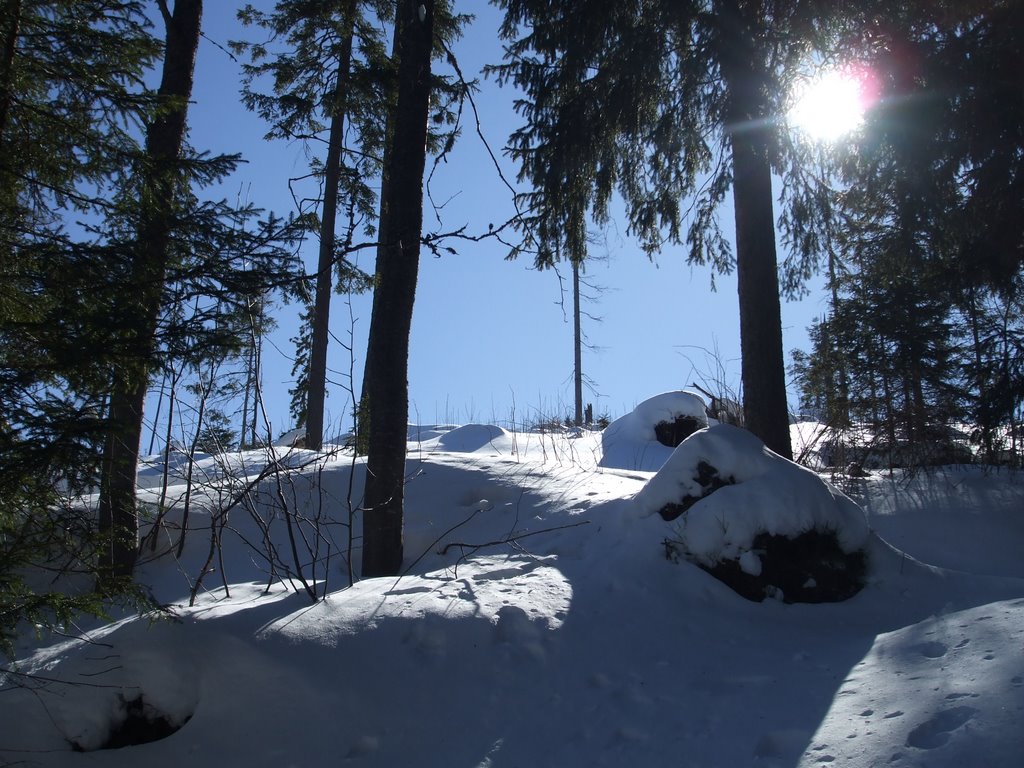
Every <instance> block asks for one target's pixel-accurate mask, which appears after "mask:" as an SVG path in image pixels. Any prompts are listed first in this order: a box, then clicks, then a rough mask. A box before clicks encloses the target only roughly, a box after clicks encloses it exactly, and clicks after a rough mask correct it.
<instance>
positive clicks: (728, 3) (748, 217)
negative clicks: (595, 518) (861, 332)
mask: <svg viewBox="0 0 1024 768" xmlns="http://www.w3.org/2000/svg"><path fill="white" fill-rule="evenodd" d="M719 13H720V19H721V25H722V27H721V30H722V41H721V42H722V54H721V58H720V65H721V70H722V77H723V79H724V80H725V83H726V87H727V89H728V103H727V105H726V125H725V130H726V133H727V135H728V137H729V143H730V145H731V147H732V172H733V180H732V183H733V206H734V208H735V214H736V280H737V291H738V293H739V312H740V351H741V356H742V363H741V368H742V370H741V379H742V382H743V418H744V421H745V426H746V428H747V429H749V430H750V431H751V432H753V433H754V434H755V435H757V436H758V437H759V438H761V439H762V440H763V441H764V443H765V445H767V446H768V448H770V449H771V450H773V451H775V452H776V453H778V454H779V455H780V456H784V457H785V458H787V459H792V458H793V450H792V447H791V443H790V437H789V407H788V403H787V400H786V369H785V358H784V355H783V349H782V309H781V304H780V300H779V275H778V260H777V256H776V252H775V215H774V210H773V195H772V166H771V157H770V154H769V153H770V151H771V148H772V146H773V138H772V128H771V123H770V121H769V119H768V118H769V117H770V115H769V114H768V112H769V109H768V100H767V93H766V88H767V82H768V80H767V76H766V74H765V73H764V72H763V67H764V63H763V62H764V60H765V55H764V52H763V51H759V50H757V43H756V38H757V33H756V24H757V20H756V19H748V18H745V17H744V14H743V11H742V10H741V8H740V6H739V4H738V3H737V2H736V0H723V2H721V3H719Z"/></svg>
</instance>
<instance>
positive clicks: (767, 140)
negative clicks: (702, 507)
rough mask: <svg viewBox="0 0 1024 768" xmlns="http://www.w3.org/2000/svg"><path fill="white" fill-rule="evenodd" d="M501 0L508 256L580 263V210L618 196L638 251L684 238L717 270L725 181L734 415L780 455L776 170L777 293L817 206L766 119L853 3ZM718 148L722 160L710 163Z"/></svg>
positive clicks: (804, 256)
mask: <svg viewBox="0 0 1024 768" xmlns="http://www.w3.org/2000/svg"><path fill="white" fill-rule="evenodd" d="M500 4H501V6H502V7H503V8H505V9H506V20H505V23H504V26H503V35H504V36H505V37H506V39H508V40H509V41H510V43H509V46H508V49H507V50H508V55H507V63H506V64H504V65H502V66H500V67H496V68H494V71H495V72H496V73H497V75H498V77H499V80H500V81H501V82H511V83H513V84H515V85H516V86H518V87H519V88H521V89H522V90H524V91H525V93H526V98H525V99H524V100H522V101H521V102H520V111H521V113H522V115H523V116H524V117H525V119H526V125H525V127H523V128H521V129H519V130H518V131H516V132H515V133H514V134H513V136H512V139H511V148H512V154H513V156H514V157H516V158H517V159H518V160H519V161H520V163H521V171H520V179H521V180H523V181H527V182H529V183H530V184H531V185H532V186H533V188H534V191H532V192H530V193H527V194H526V195H524V207H525V209H526V210H527V211H528V212H529V213H528V215H527V216H526V218H525V219H524V221H523V230H524V232H525V235H526V243H525V246H524V247H523V248H521V249H519V251H524V250H533V251H535V252H536V258H537V262H538V264H539V265H540V266H544V265H547V264H550V263H551V261H552V256H553V253H554V252H555V251H556V246H557V244H558V243H561V244H562V245H563V246H564V248H563V249H562V250H563V253H564V254H565V255H566V256H567V257H568V258H582V257H583V255H584V253H585V228H584V226H583V224H582V222H584V221H585V219H586V217H587V214H588V212H589V213H590V214H592V215H593V217H594V218H595V219H596V220H597V221H598V222H599V223H600V222H602V221H604V220H606V219H607V217H608V215H609V214H608V207H609V202H610V200H611V199H612V196H613V194H614V193H616V192H617V193H618V194H619V195H621V197H622V198H623V200H624V201H625V203H626V207H627V213H628V217H629V228H630V231H631V233H632V234H634V235H635V236H636V237H638V238H639V239H640V241H641V243H642V244H643V246H644V248H645V249H646V250H647V251H648V252H649V253H654V252H657V251H659V250H660V249H661V248H662V247H663V246H664V245H665V244H666V242H667V243H673V244H677V243H681V242H683V241H684V240H685V242H686V243H687V244H688V246H689V258H690V260H691V261H692V262H695V263H711V264H712V265H713V266H714V267H715V268H717V269H719V270H725V271H728V270H730V269H731V268H732V267H733V262H732V255H731V249H730V246H729V244H728V243H727V241H726V239H725V236H724V234H723V232H722V230H721V229H720V228H719V224H718V221H717V218H716V209H717V207H718V206H719V204H720V203H722V201H723V200H724V199H725V196H726V194H727V193H728V191H729V189H730V187H731V189H732V192H733V202H734V208H735V214H736V221H735V224H736V261H735V267H736V270H737V279H738V285H739V311H740V326H741V346H742V352H743V358H742V379H743V390H744V399H745V403H744V411H745V420H746V424H747V426H748V427H749V428H750V429H751V430H752V431H754V432H755V433H756V434H758V436H760V437H761V438H762V439H764V440H765V441H766V443H767V445H768V446H769V447H770V448H772V449H773V450H775V451H777V452H778V453H780V454H782V455H784V456H789V455H791V449H790V444H789V425H788V407H787V403H786V390H785V370H784V361H783V355H782V329H781V320H780V284H779V278H778V269H777V257H776V252H775V222H774V213H773V199H774V194H773V192H772V173H773V171H774V172H776V173H778V174H780V175H781V176H782V177H783V189H784V192H785V195H786V201H785V210H784V212H783V219H784V225H783V229H782V234H783V238H784V241H785V242H787V243H788V244H789V245H790V246H791V248H792V252H793V253H792V256H793V258H792V260H791V261H790V262H789V263H788V264H787V265H786V275H785V277H786V280H785V282H784V283H783V284H782V288H784V289H787V290H791V289H793V288H797V287H798V286H799V281H800V279H801V278H802V277H803V276H805V275H806V274H807V273H809V272H810V271H811V270H812V268H813V267H814V264H815V261H816V259H817V256H818V253H819V249H820V246H821V238H822V236H823V234H824V232H825V229H826V226H827V222H828V217H829V213H828V206H827V203H828V197H827V195H824V194H822V193H821V191H820V189H819V188H818V187H817V185H816V182H815V180H814V179H813V178H812V177H811V174H809V173H807V171H806V168H805V164H804V160H805V159H806V154H805V153H804V152H803V150H802V148H801V147H799V146H798V145H797V144H796V143H794V142H793V141H791V140H790V138H789V137H788V136H787V135H786V133H785V132H784V131H780V130H778V126H779V124H780V121H779V120H778V117H779V116H780V115H782V114H783V113H784V112H785V109H784V106H785V105H784V99H785V95H786V93H787V92H788V90H789V88H788V85H789V84H790V82H791V80H792V79H793V78H794V77H795V75H796V74H797V72H798V69H799V68H800V66H802V65H803V64H804V59H805V57H807V56H808V54H809V53H810V51H811V49H812V48H814V47H824V46H827V45H828V44H829V43H830V42H831V41H832V40H833V39H834V38H835V36H836V35H837V34H838V29H837V28H836V27H837V25H838V23H839V20H841V19H843V18H844V16H845V17H847V19H848V21H849V23H853V21H854V18H853V17H854V16H855V15H856V14H854V13H853V10H854V9H853V8H852V7H851V6H854V5H856V4H846V3H839V4H835V3H830V4H825V3H818V2H812V1H804V2H801V1H800V0H793V1H792V2H785V3H762V2H740V1H739V0H716V2H713V3H697V2H679V1H678V0H671V1H670V0H664V1H663V2H650V3H615V2H608V0H589V1H587V2H571V3H569V2H565V3H551V2H547V0H502V2H501V3H500ZM716 138H717V139H718V141H719V143H718V145H717V146H716V145H715V144H714V140H715V139H716ZM719 157H724V158H726V159H727V162H722V163H717V164H716V159H717V158H719ZM695 193H696V194H697V196H698V198H697V200H696V201H695V202H694V203H693V205H692V206H687V204H686V201H687V199H688V198H690V197H691V196H693V195H694V194H695ZM687 223H688V227H687V226H686V225H687ZM684 228H685V231H684ZM513 255H515V254H513Z"/></svg>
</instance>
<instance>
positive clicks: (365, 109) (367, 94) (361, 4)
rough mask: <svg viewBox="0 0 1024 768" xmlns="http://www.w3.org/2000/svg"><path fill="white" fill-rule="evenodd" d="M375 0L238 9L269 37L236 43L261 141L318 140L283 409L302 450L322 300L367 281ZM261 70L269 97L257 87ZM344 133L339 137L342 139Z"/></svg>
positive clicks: (317, 434)
mask: <svg viewBox="0 0 1024 768" xmlns="http://www.w3.org/2000/svg"><path fill="white" fill-rule="evenodd" d="M390 13H391V11H390V8H389V5H388V3H386V2H384V1H383V0H375V1H374V2H367V1H366V0H327V1H325V0H280V1H279V2H278V3H277V4H276V5H275V7H274V11H273V12H272V13H264V12H261V11H259V10H257V9H255V8H253V7H252V6H246V7H245V8H244V9H243V10H241V11H240V12H239V18H240V19H241V20H242V21H243V22H244V23H245V24H255V25H257V26H259V27H261V28H263V29H265V30H267V32H268V33H269V35H270V39H269V40H268V41H266V42H261V43H246V42H235V43H233V44H232V46H233V48H234V49H235V50H236V51H237V52H239V53H247V54H249V56H250V58H251V63H250V64H247V65H245V66H244V70H243V71H244V76H245V85H244V88H243V91H242V93H243V99H244V101H245V104H246V106H248V107H249V109H251V110H253V111H255V112H257V113H258V114H259V115H260V116H261V117H262V118H263V119H264V120H266V121H267V122H269V123H270V124H271V126H272V127H271V130H270V131H269V132H268V134H267V138H283V139H287V140H289V141H291V140H295V139H301V140H303V141H307V142H308V141H311V140H313V139H321V138H322V137H323V135H324V133H325V131H326V141H325V148H324V150H323V153H322V154H321V153H319V152H317V153H316V159H315V160H314V162H313V167H312V171H313V174H314V176H316V177H317V178H318V179H319V180H320V181H321V184H322V190H321V192H320V194H319V201H318V202H319V214H320V215H319V223H318V227H317V230H318V234H319V248H318V255H317V267H316V272H315V280H314V286H315V287H314V290H313V298H312V308H311V310H310V311H308V312H307V313H305V315H304V318H303V327H302V330H301V332H300V334H299V336H298V337H297V339H296V341H297V356H296V357H297V360H296V369H295V375H296V382H297V383H296V387H295V389H294V390H293V405H292V412H293V415H294V416H295V417H296V418H297V420H298V421H299V424H300V425H304V426H305V429H306V438H305V444H306V447H307V448H312V449H314V450H315V449H319V448H320V447H321V445H322V444H323V430H324V407H325V396H326V392H327V359H328V356H327V351H328V339H329V332H330V306H331V296H332V295H333V293H334V290H335V287H337V289H338V290H364V289H366V288H367V287H369V278H368V276H367V275H365V274H364V273H363V272H362V271H361V270H359V269H358V268H357V267H356V266H355V265H354V264H353V263H352V262H351V261H350V260H349V258H348V256H349V253H350V249H351V248H352V246H353V237H354V235H355V233H356V229H357V224H358V222H362V230H363V231H364V232H365V234H366V235H372V234H373V233H374V223H375V218H376V216H375V214H376V212H375V210H374V204H375V202H376V194H375V192H374V190H373V187H372V184H371V182H372V181H373V179H375V178H376V177H377V176H378V175H379V173H380V162H381V161H380V158H381V154H382V146H383V141H384V121H382V120H381V115H383V114H386V112H387V94H388V92H389V87H388V83H389V81H390V79H391V73H390V62H389V60H388V58H387V55H386V50H385V47H384V43H383V37H382V32H381V30H380V27H379V22H380V21H382V20H386V19H387V18H389V16H390ZM266 76H269V77H270V78H271V79H272V82H273V87H272V92H271V93H262V92H260V91H259V90H257V86H258V85H259V84H260V79H261V78H263V77H266ZM349 134H351V136H350V138H348V139H346V135H349ZM340 209H344V210H346V211H347V214H348V219H349V224H348V228H347V231H346V233H345V235H344V236H343V237H341V238H339V237H338V236H337V219H338V215H339V210H340Z"/></svg>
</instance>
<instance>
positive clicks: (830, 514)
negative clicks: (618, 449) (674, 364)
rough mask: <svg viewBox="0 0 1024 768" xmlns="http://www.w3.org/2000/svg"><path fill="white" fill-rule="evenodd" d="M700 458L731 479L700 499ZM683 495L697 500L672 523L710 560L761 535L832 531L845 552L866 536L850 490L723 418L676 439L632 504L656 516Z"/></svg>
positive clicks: (737, 553)
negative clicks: (847, 492)
mask: <svg viewBox="0 0 1024 768" xmlns="http://www.w3.org/2000/svg"><path fill="white" fill-rule="evenodd" d="M702 463H704V464H707V465H710V466H711V467H713V468H714V469H716V470H717V471H718V476H719V478H721V479H722V480H724V481H726V482H729V483H731V484H730V485H727V486H725V487H724V488H719V489H718V490H716V491H715V492H713V493H711V494H710V495H708V496H706V497H704V498H700V497H701V496H703V495H704V488H703V487H702V486H701V484H700V483H699V482H698V479H697V478H698V475H699V474H700V471H699V466H700V465H701V464H702ZM685 497H690V498H700V501H697V502H696V503H695V504H694V505H693V506H692V507H690V509H689V510H688V511H687V512H686V514H685V515H684V516H683V517H681V518H679V519H680V520H681V522H678V523H675V524H674V528H675V530H676V533H677V535H678V538H679V540H680V541H681V542H682V543H683V544H684V545H685V546H686V549H687V551H688V552H689V553H691V554H692V555H694V556H695V557H696V558H698V559H699V560H701V561H702V562H704V563H706V564H709V565H710V564H712V563H715V562H718V561H719V560H722V559H730V560H735V559H738V558H740V557H741V555H744V554H745V553H748V552H749V551H750V548H751V546H752V544H753V541H754V537H755V536H757V534H759V533H769V534H781V535H784V536H787V537H790V538H792V537H794V536H797V535H799V534H801V533H804V532H806V531H809V530H812V529H813V530H818V531H834V532H835V534H836V537H837V539H838V542H839V545H840V547H841V548H842V549H843V551H845V552H852V551H854V550H855V549H859V548H861V547H862V546H863V545H864V542H865V540H866V539H867V536H868V522H867V517H866V515H865V514H864V512H863V510H861V509H860V508H859V507H858V506H857V505H856V504H854V503H853V502H852V501H851V500H850V499H849V498H848V497H847V496H845V495H844V494H842V493H840V492H839V491H837V490H836V489H835V488H834V487H832V486H831V485H829V484H828V483H826V482H825V481H823V480H822V479H821V478H819V477H818V475H816V474H815V473H814V472H811V471H810V470H808V469H805V468H803V467H801V466H798V465H796V464H794V463H793V462H791V461H787V460H786V459H783V458H782V457H781V456H779V455H778V454H776V453H773V452H772V451H770V450H768V449H767V448H765V446H764V443H762V442H761V441H760V440H758V439H757V438H756V437H754V436H753V435H752V434H750V433H749V432H747V431H745V430H742V429H740V428H738V427H733V426H730V425H728V424H716V425H714V426H713V427H710V428H708V429H704V430H702V431H700V432H697V433H696V434H694V435H692V436H691V437H690V438H689V439H687V440H685V441H684V442H683V443H681V444H680V445H679V447H678V448H676V449H675V451H674V452H673V453H672V455H671V456H670V457H669V458H668V460H667V461H666V462H665V464H664V465H663V466H662V468H661V469H660V470H658V472H657V474H655V476H654V477H653V478H651V480H650V482H648V483H647V485H646V486H644V488H643V489H642V490H641V491H640V492H639V493H638V494H637V495H636V504H637V506H638V507H639V508H640V510H641V511H642V512H643V513H645V514H648V515H653V514H656V513H657V512H658V511H659V510H661V509H662V508H663V507H665V506H666V505H668V504H673V503H678V502H680V501H681V500H682V499H683V498H685ZM744 563H745V565H744ZM741 566H743V567H744V570H745V571H747V572H748V573H752V574H754V575H756V574H757V573H759V572H760V567H759V566H755V565H754V563H753V561H752V560H751V558H749V557H745V558H743V560H742V562H741ZM748 568H756V571H751V570H747V569H748Z"/></svg>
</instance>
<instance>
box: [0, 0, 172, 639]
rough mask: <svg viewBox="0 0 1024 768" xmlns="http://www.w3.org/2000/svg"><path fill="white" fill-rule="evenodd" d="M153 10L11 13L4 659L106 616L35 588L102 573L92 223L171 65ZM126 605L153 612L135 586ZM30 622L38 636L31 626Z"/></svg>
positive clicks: (1, 338)
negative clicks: (161, 70)
mask: <svg viewBox="0 0 1024 768" xmlns="http://www.w3.org/2000/svg"><path fill="white" fill-rule="evenodd" d="M143 11H144V8H143V6H142V4H141V3H137V2H120V1H118V0H74V1H71V0H63V1H62V0H50V1H48V2H43V1H41V0H8V1H7V2H4V3H0V456H3V460H2V461H0V646H2V649H3V650H4V651H5V652H10V650H11V641H12V640H13V638H14V637H15V635H16V633H17V631H18V630H19V629H24V627H25V626H31V625H36V626H42V627H49V626H53V625H55V624H60V623H62V622H66V621H69V620H70V619H71V618H72V617H73V616H74V615H75V614H76V613H78V612H80V611H87V612H90V613H101V612H102V611H103V610H104V606H103V603H102V602H101V601H100V599H99V597H98V596H97V595H96V594H94V593H91V592H88V591H84V592H81V591H76V592H64V591H63V589H62V586H61V585H58V586H55V587H53V586H51V587H49V588H48V589H42V590H41V589H39V588H38V584H36V585H35V586H33V579H32V575H33V573H35V572H38V570H39V569H45V570H47V571H49V572H50V573H51V574H61V573H63V574H68V573H78V572H85V573H94V572H95V564H96V557H97V553H96V547H97V538H96V535H95V530H94V528H93V526H92V525H91V521H90V520H89V517H88V515H87V514H85V513H84V512H83V510H82V507H81V504H80V498H81V495H82V494H84V493H87V492H89V491H90V490H91V488H92V487H93V486H94V485H95V482H96V473H97V472H98V463H99V453H100V444H101V439H102V434H103V430H104V420H103V415H104V400H105V397H104V393H105V391H106V389H107V385H108V382H109V376H108V371H109V365H108V363H109V361H110V359H111V357H112V353H111V345H110V344H109V335H108V333H107V331H106V329H105V326H104V324H103V322H101V320H100V318H104V317H105V316H106V310H107V308H108V307H109V306H110V304H111V301H112V293H111V292H110V291H105V290H102V289H96V286H97V285H102V284H103V280H104V276H105V275H106V274H107V272H108V268H109V267H110V266H111V264H112V262H113V254H112V251H111V249H110V248H109V247H107V246H105V245H104V244H103V243H102V242H99V241H98V240H97V238H95V237H94V236H93V235H92V233H91V232H90V231H89V230H88V229H86V230H85V231H78V232H74V233H71V232H69V230H68V228H67V227H66V226H65V221H66V220H67V219H70V218H72V217H74V218H76V219H79V220H81V221H86V222H91V221H95V220H96V219H97V218H99V217H102V215H103V214H104V212H105V211H106V210H107V209H108V208H109V202H108V199H107V196H106V193H107V192H109V190H111V189H112V187H113V186H115V185H116V184H117V183H118V180H119V179H121V178H122V177H123V176H124V175H125V174H126V173H127V170H128V168H129V165H130V160H131V158H132V157H133V156H134V154H135V150H136V143H135V140H134V137H132V135H131V133H130V126H131V125H133V124H135V123H137V122H140V121H142V120H144V119H145V118H146V115H147V114H148V113H149V106H150V101H151V100H150V98H149V97H148V95H147V94H145V93H141V92H139V91H137V90H136V85H137V83H138V82H140V81H141V79H142V78H143V76H144V74H145V72H146V70H147V68H148V67H149V66H151V64H152V62H153V61H154V60H155V58H156V57H157V55H158V53H159V44H158V41H157V40H155V39H154V38H153V37H152V36H151V35H150V34H149V33H148V31H147V21H146V18H145V15H144V12H143ZM120 597H121V598H125V597H127V598H129V599H131V600H133V601H137V600H139V599H141V597H142V596H141V593H140V592H139V591H138V590H136V589H135V588H134V587H132V586H131V585H127V584H126V585H123V591H121V592H120ZM22 622H28V624H25V623H22Z"/></svg>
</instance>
